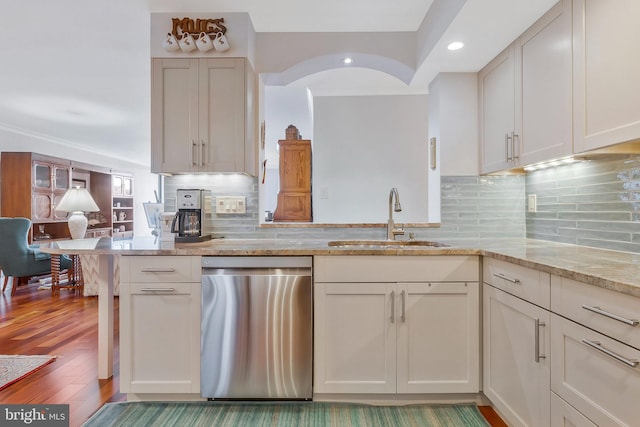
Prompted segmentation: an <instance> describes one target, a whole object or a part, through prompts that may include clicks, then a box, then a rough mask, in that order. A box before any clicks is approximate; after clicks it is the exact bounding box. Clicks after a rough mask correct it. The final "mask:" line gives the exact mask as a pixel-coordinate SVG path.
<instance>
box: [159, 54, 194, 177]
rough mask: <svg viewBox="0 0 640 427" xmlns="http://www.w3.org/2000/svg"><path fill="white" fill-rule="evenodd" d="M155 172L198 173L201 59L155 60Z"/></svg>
mask: <svg viewBox="0 0 640 427" xmlns="http://www.w3.org/2000/svg"><path fill="white" fill-rule="evenodd" d="M152 66H153V70H152V73H153V75H152V89H151V91H152V101H151V144H152V146H151V171H152V172H176V173H177V172H197V171H198V170H199V166H198V165H199V160H198V159H199V157H198V156H199V155H200V140H199V137H198V99H199V95H198V59H177V58H171V59H162V58H156V59H154V60H153V63H152Z"/></svg>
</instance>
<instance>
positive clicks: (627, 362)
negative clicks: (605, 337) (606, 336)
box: [582, 339, 640, 368]
mask: <svg viewBox="0 0 640 427" xmlns="http://www.w3.org/2000/svg"><path fill="white" fill-rule="evenodd" d="M582 342H583V343H584V344H586V345H588V346H589V347H592V348H595V349H596V350H598V351H601V352H602V353H604V354H606V355H607V356H609V357H612V358H614V359H616V360H617V361H618V362H622V363H624V364H625V365H627V366H631V367H632V368H635V367H636V366H638V363H640V362H639V361H637V360H636V359H627V358H626V357H623V356H620V355H619V354H617V353H614V352H613V351H611V350H609V349H607V348H604V347H603V346H602V343H601V342H600V341H590V340H588V339H583V340H582Z"/></svg>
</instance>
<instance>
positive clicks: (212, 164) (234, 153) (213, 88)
mask: <svg viewBox="0 0 640 427" xmlns="http://www.w3.org/2000/svg"><path fill="white" fill-rule="evenodd" d="M244 71H245V70H244V60H243V59H242V58H234V59H226V58H225V59H220V58H212V59H202V60H200V65H199V89H198V92H199V94H200V98H199V113H198V118H199V131H198V134H199V139H198V141H197V142H198V144H199V146H198V151H199V153H198V154H197V155H198V158H199V169H200V172H244V155H245V153H244V148H245V145H244V142H245V134H244V129H245V102H246V99H245V72H244Z"/></svg>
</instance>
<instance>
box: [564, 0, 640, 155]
mask: <svg viewBox="0 0 640 427" xmlns="http://www.w3.org/2000/svg"><path fill="white" fill-rule="evenodd" d="M639 20H640V2H638V1H637V0H616V1H611V0H574V4H573V44H574V46H573V49H574V50H573V66H574V68H573V103H574V104H573V107H574V111H575V113H574V147H575V151H576V152H577V153H579V152H582V151H586V150H592V149H596V148H601V147H605V146H608V145H611V144H616V143H620V142H626V141H630V140H634V139H638V138H640V78H638V76H640V55H638V44H639V43H640V26H639V25H638V21H639Z"/></svg>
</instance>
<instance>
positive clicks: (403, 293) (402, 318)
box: [400, 289, 406, 323]
mask: <svg viewBox="0 0 640 427" xmlns="http://www.w3.org/2000/svg"><path fill="white" fill-rule="evenodd" d="M400 296H401V297H402V299H401V301H402V315H401V316H400V320H401V321H402V323H404V322H405V321H406V317H405V315H404V300H405V296H406V294H405V292H404V289H403V290H402V292H400Z"/></svg>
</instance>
